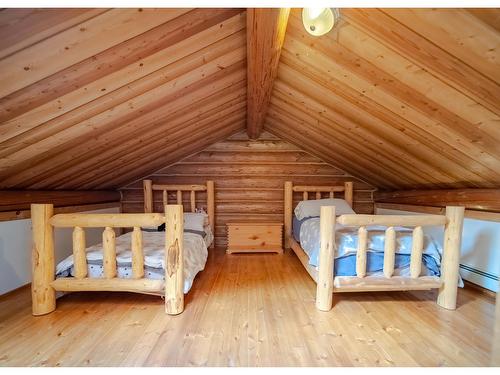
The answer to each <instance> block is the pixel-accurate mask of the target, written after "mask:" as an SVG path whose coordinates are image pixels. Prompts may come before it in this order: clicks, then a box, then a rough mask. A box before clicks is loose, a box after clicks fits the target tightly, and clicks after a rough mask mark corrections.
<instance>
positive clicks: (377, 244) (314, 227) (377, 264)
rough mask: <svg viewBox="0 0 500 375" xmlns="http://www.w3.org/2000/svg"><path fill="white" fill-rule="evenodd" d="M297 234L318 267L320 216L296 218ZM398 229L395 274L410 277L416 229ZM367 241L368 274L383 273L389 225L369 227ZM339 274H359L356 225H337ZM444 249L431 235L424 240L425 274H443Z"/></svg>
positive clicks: (336, 265)
mask: <svg viewBox="0 0 500 375" xmlns="http://www.w3.org/2000/svg"><path fill="white" fill-rule="evenodd" d="M292 228H293V236H294V238H295V239H296V240H297V242H299V243H300V244H301V247H302V248H303V249H304V251H305V252H306V254H307V255H308V256H309V264H310V265H312V266H314V267H317V266H318V263H319V249H320V243H319V242H320V241H319V238H320V235H319V218H318V217H309V218H306V219H303V220H301V221H300V220H298V219H297V218H296V217H294V218H293V225H292ZM395 229H396V231H397V232H396V256H395V262H394V268H395V271H394V275H401V276H406V275H408V274H409V266H410V258H411V246H412V231H411V230H410V229H408V228H404V227H397V228H395ZM367 230H368V244H367V260H366V272H367V274H372V275H373V274H380V273H382V271H383V268H384V239H385V228H384V227H380V226H369V227H367ZM335 237H336V245H337V249H336V252H335V268H334V269H335V275H336V276H355V275H356V250H357V246H358V243H357V242H358V238H357V237H358V236H357V228H356V227H345V226H342V225H339V224H337V225H336V233H335ZM440 264H441V249H440V247H439V246H438V245H437V244H436V243H435V242H434V240H433V239H432V238H430V237H429V236H425V239H424V251H423V255H422V275H427V276H440V274H441V272H440Z"/></svg>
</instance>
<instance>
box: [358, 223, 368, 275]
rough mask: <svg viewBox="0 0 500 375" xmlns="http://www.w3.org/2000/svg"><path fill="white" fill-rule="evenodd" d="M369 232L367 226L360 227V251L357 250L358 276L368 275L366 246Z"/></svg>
mask: <svg viewBox="0 0 500 375" xmlns="http://www.w3.org/2000/svg"><path fill="white" fill-rule="evenodd" d="M367 237H368V232H367V230H366V227H359V229H358V251H357V252H356V276H358V277H365V275H366V248H367V244H368V241H367Z"/></svg>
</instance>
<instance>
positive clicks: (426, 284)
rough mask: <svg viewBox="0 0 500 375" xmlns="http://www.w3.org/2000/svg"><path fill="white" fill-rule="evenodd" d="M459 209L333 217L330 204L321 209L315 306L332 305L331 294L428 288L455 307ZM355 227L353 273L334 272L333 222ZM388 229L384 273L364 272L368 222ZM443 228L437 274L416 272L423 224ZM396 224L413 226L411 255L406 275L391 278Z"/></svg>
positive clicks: (325, 308) (325, 307)
mask: <svg viewBox="0 0 500 375" xmlns="http://www.w3.org/2000/svg"><path fill="white" fill-rule="evenodd" d="M463 215H464V208H463V207H447V208H446V215H445V216H438V215H341V216H339V217H338V218H335V207H327V206H325V207H321V216H320V234H321V239H320V241H321V247H320V255H319V266H318V273H317V297H316V306H317V308H318V309H319V310H323V311H328V310H330V309H331V306H332V301H331V293H332V292H356V291H360V292H365V291H383V290H427V289H432V288H439V294H438V301H437V302H438V304H439V305H440V306H442V307H444V308H447V309H455V307H456V298H457V283H458V269H459V259H460V242H461V233H462V224H463ZM336 223H339V224H343V225H346V226H356V227H359V228H358V248H357V254H356V276H338V277H333V275H334V262H333V256H334V255H333V254H334V252H335V236H334V234H333V233H334V232H335V224H336ZM369 225H379V226H385V227H387V228H386V230H385V237H384V238H385V239H384V264H383V276H366V265H367V244H368V240H367V237H368V231H367V226H369ZM436 225H438V226H444V227H445V236H444V238H445V240H444V246H443V259H442V262H441V277H440V278H438V277H433V276H420V275H421V272H422V252H423V245H424V235H423V229H422V227H424V226H436ZM395 227H413V232H412V237H413V238H412V249H411V257H410V277H403V276H393V274H394V265H395V253H396V248H397V242H396V241H397V239H396V230H395Z"/></svg>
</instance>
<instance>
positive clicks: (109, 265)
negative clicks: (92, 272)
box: [102, 227, 116, 279]
mask: <svg viewBox="0 0 500 375" xmlns="http://www.w3.org/2000/svg"><path fill="white" fill-rule="evenodd" d="M115 237H116V235H115V231H114V230H113V228H111V227H106V229H104V232H102V247H103V268H104V277H105V278H106V279H112V278H114V277H116V241H115Z"/></svg>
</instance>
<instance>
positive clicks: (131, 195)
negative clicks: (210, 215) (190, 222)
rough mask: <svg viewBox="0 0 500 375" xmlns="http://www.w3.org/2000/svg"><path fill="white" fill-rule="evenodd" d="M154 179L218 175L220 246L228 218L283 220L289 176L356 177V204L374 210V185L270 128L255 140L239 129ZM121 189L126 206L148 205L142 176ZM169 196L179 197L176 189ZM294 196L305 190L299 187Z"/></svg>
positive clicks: (158, 203)
mask: <svg viewBox="0 0 500 375" xmlns="http://www.w3.org/2000/svg"><path fill="white" fill-rule="evenodd" d="M144 178H147V179H152V180H153V182H154V183H165V184H177V183H178V184H191V183H193V184H201V183H205V181H206V180H214V181H215V204H216V212H215V216H216V228H215V238H216V246H222V247H225V246H226V227H225V224H226V222H228V221H241V220H249V219H251V220H269V221H282V220H283V187H284V183H285V181H293V182H294V183H295V184H303V185H304V184H311V183H314V184H315V185H319V184H325V185H327V184H335V183H341V182H344V181H354V210H355V211H356V212H358V213H372V212H373V199H372V192H373V187H372V186H370V185H368V184H367V183H364V182H362V181H360V180H357V179H355V178H353V177H352V176H350V175H348V174H346V173H345V172H344V171H342V170H341V169H338V168H336V167H333V166H331V165H330V164H327V163H325V162H323V161H321V160H320V159H318V158H316V157H314V156H311V155H310V154H308V153H307V152H305V151H303V150H301V149H299V148H298V147H296V146H293V145H291V144H289V143H287V142H285V141H283V140H281V139H279V138H277V137H275V136H273V135H271V134H269V133H266V132H264V133H263V134H262V135H261V137H260V138H259V139H258V140H255V141H250V140H249V139H248V137H247V136H246V135H245V134H244V133H238V134H236V135H233V136H232V137H230V138H228V139H227V140H225V141H222V142H218V143H215V144H213V145H212V146H210V147H208V148H206V149H204V150H203V151H201V152H198V153H197V154H194V155H192V156H190V157H188V158H186V159H183V160H181V161H180V162H178V163H175V164H173V165H171V166H169V167H166V168H163V169H161V170H159V171H157V172H155V173H153V174H151V175H149V176H147V177H144ZM121 191H122V210H123V212H142V211H143V192H142V180H138V181H136V182H134V183H132V184H130V185H128V186H126V187H124V188H122V189H121ZM171 194H172V195H171V196H169V201H174V200H175V199H176V197H175V192H172V193H171ZM295 194H296V195H294V200H295V201H298V200H300V199H301V194H302V193H295ZM153 198H154V211H155V212H161V211H162V196H161V192H160V191H158V192H155V195H154V197H153ZM183 201H184V209H185V210H189V207H190V206H189V204H190V200H189V194H185V195H184V197H183ZM196 201H197V202H202V204H206V193H205V192H199V193H197V197H196Z"/></svg>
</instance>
